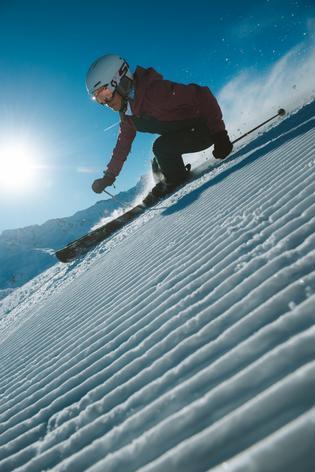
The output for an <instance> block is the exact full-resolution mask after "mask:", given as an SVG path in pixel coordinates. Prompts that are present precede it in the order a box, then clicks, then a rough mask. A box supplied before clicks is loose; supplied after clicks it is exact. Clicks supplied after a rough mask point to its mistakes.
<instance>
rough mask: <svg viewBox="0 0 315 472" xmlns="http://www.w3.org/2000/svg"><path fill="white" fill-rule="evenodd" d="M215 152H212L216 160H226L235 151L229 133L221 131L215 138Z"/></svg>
mask: <svg viewBox="0 0 315 472" xmlns="http://www.w3.org/2000/svg"><path fill="white" fill-rule="evenodd" d="M213 144H214V150H213V152H212V154H213V156H214V157H215V158H216V159H225V158H226V157H227V156H228V155H229V154H230V152H231V151H232V149H233V144H232V143H231V141H230V138H229V135H228V134H227V131H226V130H224V131H220V132H219V133H217V134H215V135H214V136H213Z"/></svg>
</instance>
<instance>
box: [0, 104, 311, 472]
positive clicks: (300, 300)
mask: <svg viewBox="0 0 315 472" xmlns="http://www.w3.org/2000/svg"><path fill="white" fill-rule="evenodd" d="M314 111H315V103H314V102H313V103H311V104H309V105H307V106H305V107H304V108H302V109H301V110H299V111H298V112H297V113H296V114H294V115H292V116H290V117H288V118H287V119H286V120H284V121H282V123H281V124H279V125H278V126H276V127H274V128H272V129H271V130H269V131H268V132H266V133H264V134H263V135H262V136H258V137H256V139H254V140H253V141H251V142H250V143H249V144H247V145H246V146H244V147H242V149H239V150H236V152H235V153H234V157H233V158H231V159H230V161H228V162H226V163H224V164H222V165H221V166H220V167H219V168H217V169H214V170H213V171H212V172H210V173H209V174H207V175H204V176H203V177H201V178H200V179H198V180H197V181H195V182H192V183H190V184H189V185H187V186H186V187H185V188H184V189H181V190H180V191H178V192H177V193H176V194H175V195H173V196H171V197H170V198H168V199H166V200H165V201H163V202H162V203H161V204H160V205H159V207H157V208H158V210H153V211H149V212H147V213H146V214H145V215H143V216H142V217H140V218H139V219H138V220H137V221H135V222H134V223H132V224H130V225H129V226H128V227H126V228H125V229H123V230H122V231H121V232H119V233H117V234H116V235H115V236H114V237H112V238H111V240H109V241H107V242H104V243H103V244H101V245H100V246H99V247H97V248H96V249H95V250H94V251H93V252H92V253H90V254H89V255H88V256H86V257H85V258H84V259H82V260H81V261H79V262H76V263H73V264H72V265H69V266H64V265H61V264H58V265H56V266H55V267H53V268H51V269H49V271H47V272H46V273H45V274H43V275H42V276H39V277H38V278H37V279H34V281H33V282H30V283H29V284H28V285H27V286H26V287H25V288H24V289H23V290H24V292H23V291H22V289H20V294H18V291H17V292H14V294H13V296H14V297H15V298H14V299H11V301H10V300H9V299H10V297H8V300H4V302H5V303H6V306H7V311H6V312H3V314H2V324H1V325H0V326H1V328H2V338H1V339H2V342H1V345H0V350H1V352H0V395H1V396H0V428H1V429H0V432H1V434H0V470H1V472H5V471H9V470H18V471H29V472H36V471H43V470H46V471H47V470H54V471H67V472H79V471H83V470H84V471H86V470H88V471H89V472H97V471H100V472H118V471H119V472H120V471H121V472H128V471H135V470H141V471H142V472H149V471H150V472H153V471H163V472H172V471H176V472H184V471H189V472H199V471H200V472H201V471H202V472H203V471H209V470H211V471H215V472H219V471H220V472H226V471H233V472H235V471H240V472H244V471H246V472H247V471H253V472H254V471H255V472H268V471H270V472H279V471H286V472H288V471H294V472H297V471H298V472H303V471H307V472H312V471H314V470H315V449H314V445H315V336H314V335H315V327H314V321H315V308H314V306H315V195H314V190H315V182H314V173H315V172H314V170H315V153H314V145H315V132H314V123H315V119H314V114H315V113H314ZM10 304H11V305H10ZM15 305H16V307H15V308H14V306H15ZM8 306H11V310H8ZM4 313H5V315H4Z"/></svg>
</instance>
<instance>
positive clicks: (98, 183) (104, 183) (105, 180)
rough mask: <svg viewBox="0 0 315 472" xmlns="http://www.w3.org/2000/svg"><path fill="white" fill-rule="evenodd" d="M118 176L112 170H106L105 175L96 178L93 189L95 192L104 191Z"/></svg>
mask: <svg viewBox="0 0 315 472" xmlns="http://www.w3.org/2000/svg"><path fill="white" fill-rule="evenodd" d="M115 180H116V177H115V176H114V175H113V174H111V173H110V172H108V171H106V172H104V177H102V178H101V179H96V180H94V182H93V184H92V190H93V192H95V193H102V192H103V191H104V190H105V188H106V187H110V186H111V185H113V183H114V182H115Z"/></svg>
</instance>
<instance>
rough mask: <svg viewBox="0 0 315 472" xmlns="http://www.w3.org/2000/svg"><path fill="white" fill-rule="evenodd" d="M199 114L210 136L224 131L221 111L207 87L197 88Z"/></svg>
mask: <svg viewBox="0 0 315 472" xmlns="http://www.w3.org/2000/svg"><path fill="white" fill-rule="evenodd" d="M199 104H200V114H201V116H202V117H203V118H204V119H205V120H206V123H207V126H208V128H209V130H210V133H211V134H216V133H219V132H220V131H224V130H225V124H224V121H223V118H222V111H221V108H220V106H219V104H218V102H217V99H216V98H215V96H214V95H213V94H212V93H211V91H210V89H209V88H208V87H199Z"/></svg>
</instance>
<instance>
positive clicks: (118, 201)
mask: <svg viewBox="0 0 315 472" xmlns="http://www.w3.org/2000/svg"><path fill="white" fill-rule="evenodd" d="M103 192H104V193H107V195H109V196H110V197H111V198H113V199H114V200H116V202H117V203H119V205H121V206H122V207H124V208H126V209H128V210H129V208H130V207H129V206H128V205H126V204H125V203H123V202H122V201H120V199H119V198H117V197H116V195H113V194H112V193H110V192H107V190H103Z"/></svg>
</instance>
